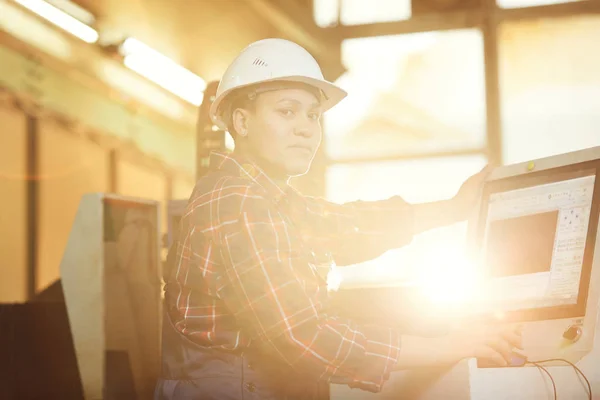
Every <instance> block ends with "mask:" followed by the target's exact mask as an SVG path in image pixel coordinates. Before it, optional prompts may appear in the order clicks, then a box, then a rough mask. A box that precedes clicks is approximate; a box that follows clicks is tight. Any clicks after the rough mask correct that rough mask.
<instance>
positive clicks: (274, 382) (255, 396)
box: [154, 316, 329, 400]
mask: <svg viewBox="0 0 600 400" xmlns="http://www.w3.org/2000/svg"><path fill="white" fill-rule="evenodd" d="M162 342H163V349H162V351H163V355H162V376H161V377H160V379H159V381H158V383H157V386H156V391H155V397H154V400H259V399H260V400H276V399H277V400H300V399H307V400H324V399H328V398H329V390H328V385H327V384H326V383H323V382H318V381H316V380H315V379H314V377H313V378H310V377H307V376H303V375H299V374H298V373H295V372H293V371H292V370H291V368H289V366H287V365H285V364H283V363H282V362H280V361H278V360H276V359H271V358H269V357H265V356H261V355H260V353H259V352H258V351H253V349H247V350H245V351H244V352H242V353H241V354H231V353H225V352H222V351H218V350H214V349H207V348H203V347H201V346H199V345H197V344H196V343H194V342H192V341H191V340H189V339H188V338H187V337H185V336H184V335H182V334H181V333H179V332H178V331H176V329H175V327H174V326H173V324H172V323H171V321H170V319H169V318H168V316H165V318H164V321H163V339H162Z"/></svg>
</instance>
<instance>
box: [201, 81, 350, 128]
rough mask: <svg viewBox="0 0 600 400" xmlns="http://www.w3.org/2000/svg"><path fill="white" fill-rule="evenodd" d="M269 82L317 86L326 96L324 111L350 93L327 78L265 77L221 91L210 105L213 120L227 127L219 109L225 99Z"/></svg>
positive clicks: (323, 101)
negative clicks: (245, 89)
mask: <svg viewBox="0 0 600 400" xmlns="http://www.w3.org/2000/svg"><path fill="white" fill-rule="evenodd" d="M268 82H297V83H304V84H307V85H309V86H312V87H315V88H317V89H319V90H321V91H322V92H323V95H324V98H323V100H322V101H321V107H322V111H323V112H325V111H327V110H329V109H331V108H332V107H334V106H335V105H336V104H338V103H339V102H340V101H342V100H343V99H344V98H345V97H346V96H347V95H348V93H347V92H346V91H345V90H343V89H342V88H340V87H338V86H336V85H334V84H333V83H330V82H328V81H326V80H320V79H314V78H309V77H306V76H287V77H277V78H273V79H265V80H261V81H260V82H256V83H249V84H247V85H240V86H236V87H235V88H232V89H229V90H227V91H225V92H223V93H221V94H220V95H219V96H218V97H217V98H216V99H215V101H214V102H213V103H212V105H211V107H210V118H211V120H212V122H213V123H214V124H216V125H217V126H219V128H221V129H227V124H226V123H225V122H224V121H222V120H221V115H220V110H219V107H220V105H221V104H222V102H223V100H225V99H226V98H227V96H228V95H229V94H230V93H231V92H234V91H237V90H239V89H243V88H246V87H250V86H260V85H261V84H263V83H268Z"/></svg>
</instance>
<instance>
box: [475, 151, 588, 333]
mask: <svg viewBox="0 0 600 400" xmlns="http://www.w3.org/2000/svg"><path fill="white" fill-rule="evenodd" d="M588 170H589V171H590V172H592V174H594V175H595V182H594V190H593V196H592V204H591V207H590V221H589V223H588V233H587V239H586V243H585V248H584V254H583V264H582V271H581V277H580V280H579V292H578V296H577V303H576V304H569V305H559V306H552V307H539V308H529V309H519V310H508V311H502V310H500V312H501V313H502V319H503V320H504V321H506V322H529V321H540V320H553V319H564V318H581V317H584V316H585V311H586V306H587V297H588V291H589V286H590V277H591V272H592V264H593V260H594V247H595V244H596V235H597V231H598V218H599V210H600V159H597V160H592V161H585V162H580V163H575V164H570V165H564V166H558V167H554V168H548V169H544V170H540V171H532V172H529V173H527V174H524V175H523V174H520V175H515V176H510V177H506V178H501V179H497V180H492V181H488V182H486V183H485V185H484V188H483V194H482V201H481V207H480V209H479V218H478V221H479V223H478V224H477V236H476V237H477V239H476V245H477V248H478V249H479V251H482V249H483V247H484V237H485V229H486V223H487V213H488V203H489V199H490V196H491V195H492V194H494V193H500V192H506V191H510V190H517V189H524V188H528V187H534V186H539V185H542V184H544V183H554V182H561V181H565V180H569V179H574V178H564V175H566V174H569V173H571V174H572V173H575V172H578V171H588ZM561 176H562V177H563V178H561ZM583 176H586V175H583Z"/></svg>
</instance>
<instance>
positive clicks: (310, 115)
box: [308, 113, 321, 121]
mask: <svg viewBox="0 0 600 400" xmlns="http://www.w3.org/2000/svg"><path fill="white" fill-rule="evenodd" d="M308 118H310V119H312V120H313V121H318V120H319V119H320V118H321V114H319V113H310V114H308Z"/></svg>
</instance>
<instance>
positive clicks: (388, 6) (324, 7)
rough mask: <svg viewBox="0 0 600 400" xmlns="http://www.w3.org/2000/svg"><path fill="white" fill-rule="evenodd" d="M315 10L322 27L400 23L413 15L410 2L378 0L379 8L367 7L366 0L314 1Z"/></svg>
mask: <svg viewBox="0 0 600 400" xmlns="http://www.w3.org/2000/svg"><path fill="white" fill-rule="evenodd" d="M313 10H314V19H315V22H316V23H317V25H319V26H321V27H327V26H332V25H338V24H342V25H359V24H370V23H376V22H390V21H400V20H405V19H408V18H410V15H411V7H410V0H377V6H373V5H369V6H365V0H313ZM338 17H339V20H338Z"/></svg>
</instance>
